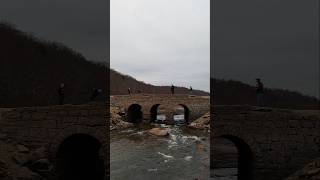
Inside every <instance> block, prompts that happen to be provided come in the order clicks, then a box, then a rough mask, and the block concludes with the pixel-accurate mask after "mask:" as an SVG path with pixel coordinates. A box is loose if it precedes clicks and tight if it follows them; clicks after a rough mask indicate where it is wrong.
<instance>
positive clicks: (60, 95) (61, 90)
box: [58, 83, 64, 105]
mask: <svg viewBox="0 0 320 180" xmlns="http://www.w3.org/2000/svg"><path fill="white" fill-rule="evenodd" d="M58 95H59V105H63V103H64V83H61V84H60V86H59V89H58Z"/></svg>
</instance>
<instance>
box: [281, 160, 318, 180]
mask: <svg viewBox="0 0 320 180" xmlns="http://www.w3.org/2000/svg"><path fill="white" fill-rule="evenodd" d="M319 179H320V158H318V159H315V160H313V161H312V162H310V163H309V164H307V165H306V166H305V167H304V168H303V169H301V170H299V171H297V172H296V173H295V174H293V175H291V176H290V177H288V178H287V179H286V180H319Z"/></svg>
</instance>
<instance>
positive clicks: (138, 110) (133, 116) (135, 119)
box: [128, 104, 143, 123]
mask: <svg viewBox="0 0 320 180" xmlns="http://www.w3.org/2000/svg"><path fill="white" fill-rule="evenodd" d="M142 119H143V113H142V107H141V106H140V105H139V104H132V105H130V106H129V108H128V121H129V122H132V123H139V122H141V121H142Z"/></svg>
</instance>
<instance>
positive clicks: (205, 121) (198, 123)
mask: <svg viewBox="0 0 320 180" xmlns="http://www.w3.org/2000/svg"><path fill="white" fill-rule="evenodd" d="M189 127H191V128H194V129H206V128H210V113H206V114H205V115H203V116H202V117H200V118H199V119H197V120H195V121H193V122H192V123H191V124H190V125H189Z"/></svg>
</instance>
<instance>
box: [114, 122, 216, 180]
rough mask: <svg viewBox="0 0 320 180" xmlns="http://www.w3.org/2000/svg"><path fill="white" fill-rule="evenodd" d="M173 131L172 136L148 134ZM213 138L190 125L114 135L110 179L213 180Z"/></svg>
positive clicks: (139, 127) (137, 128) (145, 128)
mask: <svg viewBox="0 0 320 180" xmlns="http://www.w3.org/2000/svg"><path fill="white" fill-rule="evenodd" d="M160 126H162V127H164V126H165V127H167V128H169V136H167V137H156V136H153V135H150V134H149V133H148V132H147V131H148V130H149V129H151V128H153V127H160ZM209 142H210V138H209V133H208V132H207V131H206V130H193V129H190V128H188V127H186V126H183V125H182V126H178V125H172V126H169V125H168V126H167V125H160V124H140V125H136V126H135V127H133V128H130V129H126V130H119V131H112V132H110V170H111V172H110V179H112V180H129V179H130V180H195V179H201V180H206V179H210V178H209V177H210V168H209V164H210V162H209V161H210V158H209V153H210V145H209Z"/></svg>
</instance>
